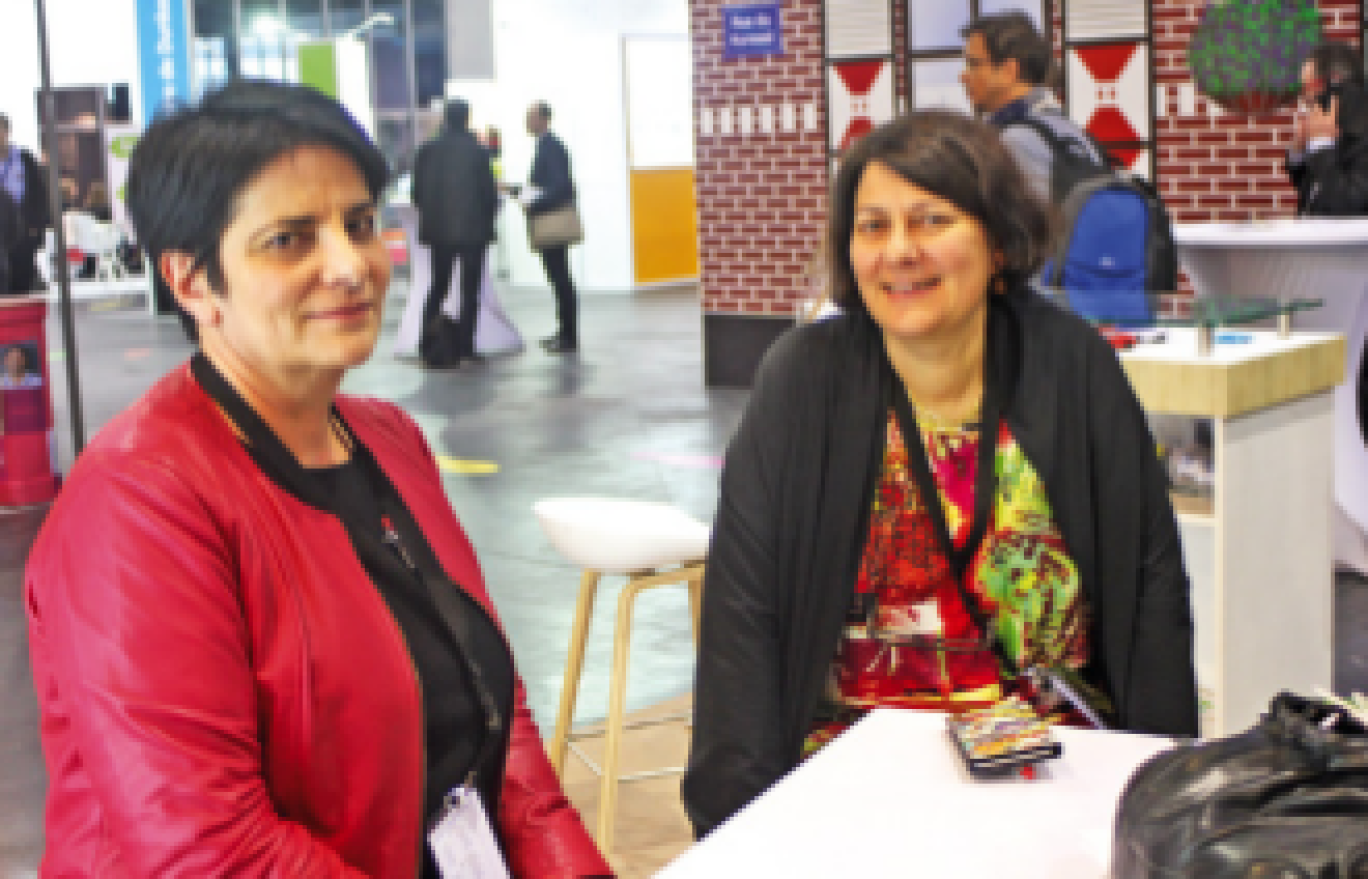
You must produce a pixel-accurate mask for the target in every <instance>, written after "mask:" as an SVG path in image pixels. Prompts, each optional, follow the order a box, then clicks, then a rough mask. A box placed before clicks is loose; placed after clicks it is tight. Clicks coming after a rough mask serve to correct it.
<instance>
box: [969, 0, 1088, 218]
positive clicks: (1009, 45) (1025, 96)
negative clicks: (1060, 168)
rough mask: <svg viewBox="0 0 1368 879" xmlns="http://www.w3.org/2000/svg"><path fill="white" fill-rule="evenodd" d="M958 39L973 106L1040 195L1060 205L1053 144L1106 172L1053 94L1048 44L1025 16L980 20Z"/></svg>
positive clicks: (1009, 14)
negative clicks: (998, 132)
mask: <svg viewBox="0 0 1368 879" xmlns="http://www.w3.org/2000/svg"><path fill="white" fill-rule="evenodd" d="M960 34H961V35H962V36H963V37H964V40H965V43H964V72H963V73H961V74H960V81H961V82H962V83H964V90H965V92H966V93H967V94H968V96H969V103H970V104H972V105H973V107H974V111H975V112H977V113H978V114H979V115H980V116H981V117H983V119H984V121H986V122H988V123H989V124H991V125H993V126H994V127H996V128H998V129H1000V130H1001V131H1002V142H1003V144H1004V145H1005V146H1006V147H1007V149H1008V150H1010V151H1011V153H1012V156H1013V157H1014V158H1015V159H1016V160H1017V164H1018V165H1020V166H1021V170H1022V171H1024V172H1025V173H1026V177H1027V179H1028V180H1029V181H1030V183H1031V186H1032V188H1033V189H1035V191H1036V194H1037V195H1039V196H1040V197H1041V198H1045V199H1049V200H1050V201H1053V202H1055V203H1056V204H1057V203H1058V202H1059V201H1060V199H1059V198H1058V197H1057V196H1058V195H1060V192H1059V190H1060V189H1061V188H1062V181H1056V180H1053V179H1052V175H1051V169H1052V168H1053V166H1054V164H1055V152H1056V150H1055V148H1054V147H1053V146H1052V143H1051V140H1059V141H1063V143H1064V144H1065V148H1066V149H1067V150H1069V151H1070V152H1072V153H1074V154H1075V156H1076V157H1077V158H1078V159H1079V160H1081V161H1083V162H1085V163H1086V164H1088V165H1090V166H1093V167H1094V168H1096V169H1098V170H1101V169H1105V168H1106V166H1107V159H1106V156H1105V155H1104V154H1103V152H1102V150H1101V149H1100V148H1098V146H1097V145H1096V144H1095V143H1093V140H1092V138H1091V137H1089V136H1088V133H1087V132H1086V131H1084V130H1083V129H1082V128H1081V127H1080V126H1078V125H1077V124H1075V123H1074V122H1073V120H1071V119H1069V117H1068V116H1065V115H1064V109H1063V108H1062V107H1060V105H1059V101H1058V100H1057V99H1056V98H1055V95H1054V92H1053V91H1052V90H1051V89H1050V87H1049V85H1048V83H1049V80H1050V71H1051V69H1052V68H1053V66H1054V55H1053V53H1052V52H1051V50H1050V43H1049V41H1048V40H1046V39H1045V37H1043V36H1042V35H1041V34H1040V32H1039V31H1037V30H1036V28H1035V25H1034V24H1032V23H1031V19H1030V18H1029V17H1027V15H1026V14H1025V13H1024V12H1003V13H998V14H996V15H985V16H982V17H980V18H978V19H976V20H975V21H973V22H972V23H971V24H969V25H968V26H966V27H965V28H964V29H963V30H962V31H960ZM1050 135H1053V136H1054V137H1053V138H1050Z"/></svg>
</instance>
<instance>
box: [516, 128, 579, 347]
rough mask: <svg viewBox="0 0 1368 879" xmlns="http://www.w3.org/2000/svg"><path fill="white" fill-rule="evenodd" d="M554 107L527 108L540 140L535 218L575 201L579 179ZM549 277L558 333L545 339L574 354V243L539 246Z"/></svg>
mask: <svg viewBox="0 0 1368 879" xmlns="http://www.w3.org/2000/svg"><path fill="white" fill-rule="evenodd" d="M550 125H551V107H550V106H549V105H548V104H547V103H546V102H545V101H538V102H537V103H535V104H533V105H532V106H531V107H530V108H528V111H527V133H528V134H530V135H532V136H533V137H535V138H536V139H537V148H536V152H535V153H533V156H532V172H531V173H530V174H529V175H528V178H527V179H528V183H530V184H531V185H532V186H533V187H535V191H536V192H537V193H538V194H537V195H536V197H535V199H533V200H532V201H530V202H529V203H528V204H527V216H528V217H535V216H536V215H538V214H544V213H547V212H550V211H554V210H556V209H557V208H562V207H565V206H566V205H568V204H571V203H572V202H574V200H575V182H574V180H573V179H572V178H571V176H570V153H569V152H568V151H567V150H566V149H565V144H563V143H561V140H560V138H558V137H556V136H555V135H554V134H552V133H551V132H550V130H549V128H550ZM537 252H538V254H540V255H541V261H542V266H543V267H544V268H545V269H546V277H547V278H548V279H549V280H550V281H551V287H552V289H553V290H554V291H555V293H556V322H557V324H558V325H559V326H558V328H557V331H556V334H555V335H554V336H550V337H549V338H545V339H542V340H541V345H542V347H543V348H544V349H546V351H548V352H549V353H551V354H572V353H574V352H575V351H578V350H579V300H578V296H577V295H576V293H575V282H574V281H572V280H571V279H570V245H568V244H553V245H549V246H546V247H542V248H541V249H539V250H538V251H537Z"/></svg>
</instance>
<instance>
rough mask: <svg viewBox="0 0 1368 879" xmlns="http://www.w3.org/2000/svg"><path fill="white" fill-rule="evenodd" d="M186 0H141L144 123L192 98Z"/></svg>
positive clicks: (139, 46) (139, 4)
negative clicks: (162, 111) (161, 111)
mask: <svg viewBox="0 0 1368 879" xmlns="http://www.w3.org/2000/svg"><path fill="white" fill-rule="evenodd" d="M185 5H186V0H138V75H139V78H140V79H141V80H142V112H143V124H144V125H146V124H147V123H149V122H151V121H152V119H153V118H154V117H155V116H156V115H157V112H158V111H159V110H162V109H164V108H169V107H174V106H176V105H177V104H179V103H182V102H184V101H187V100H189V98H190V30H189V27H188V26H187V24H186V20H185Z"/></svg>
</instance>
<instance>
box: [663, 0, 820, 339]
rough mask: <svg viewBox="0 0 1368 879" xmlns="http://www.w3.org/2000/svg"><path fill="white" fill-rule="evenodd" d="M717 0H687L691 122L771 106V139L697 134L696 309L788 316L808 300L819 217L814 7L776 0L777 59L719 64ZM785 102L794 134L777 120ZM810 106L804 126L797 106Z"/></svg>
mask: <svg viewBox="0 0 1368 879" xmlns="http://www.w3.org/2000/svg"><path fill="white" fill-rule="evenodd" d="M725 5H728V4H727V3H724V2H723V0H689V12H690V20H691V28H692V37H693V61H694V118H695V120H698V119H699V118H700V117H701V116H702V114H704V113H707V114H710V115H712V116H714V117H716V115H717V114H718V113H719V112H722V111H726V112H729V113H731V114H732V115H733V116H735V115H736V112H737V110H738V109H739V108H741V107H743V106H749V107H751V108H752V113H754V114H756V115H757V116H758V113H759V111H760V108H761V106H762V105H765V104H769V105H770V106H772V107H773V111H772V112H773V113H774V114H775V118H776V124H775V130H774V133H772V134H763V133H760V132H759V130H758V129H757V130H755V131H754V132H753V133H752V134H750V135H743V134H740V133H738V132H736V131H735V130H734V131H733V134H732V135H730V136H723V135H721V134H720V133H719V130H718V128H717V127H714V128H713V133H712V135H711V136H708V135H707V134H705V133H704V132H703V131H702V130H701V128H697V129H696V131H697V140H696V145H697V165H696V174H697V178H696V179H697V184H696V192H697V198H698V234H699V258H700V263H701V269H702V285H703V310H704V312H706V313H714V314H724V313H730V314H751V315H775V316H781V315H782V316H784V317H788V316H790V315H792V314H793V313H794V310H795V306H796V304H797V303H798V302H799V301H800V300H801V299H803V297H804V296H805V295H806V293H807V286H806V279H807V277H808V272H809V269H810V267H811V264H812V262H813V259H814V257H815V256H816V255H817V249H818V246H819V242H820V241H821V235H822V224H823V222H824V221H825V218H826V186H827V160H826V99H825V92H824V89H823V76H824V73H823V69H822V0H784V2H782V3H781V9H782V16H783V25H784V54H783V55H782V56H779V57H773V58H771V57H762V58H740V59H736V60H732V61H726V60H723V57H722V54H723V53H722V49H723V46H722V11H721V10H722V7H723V6H725ZM785 103H788V104H792V105H794V107H795V112H796V115H797V122H798V124H797V126H796V130H795V131H792V132H785V131H783V128H782V126H781V125H780V124H778V121H777V120H778V119H779V118H780V116H781V112H782V106H781V105H782V104H785ZM807 104H811V105H813V106H814V107H815V108H816V111H817V116H816V123H817V124H816V126H815V127H814V128H813V129H811V130H805V129H804V125H803V122H804V119H803V106H804V105H807Z"/></svg>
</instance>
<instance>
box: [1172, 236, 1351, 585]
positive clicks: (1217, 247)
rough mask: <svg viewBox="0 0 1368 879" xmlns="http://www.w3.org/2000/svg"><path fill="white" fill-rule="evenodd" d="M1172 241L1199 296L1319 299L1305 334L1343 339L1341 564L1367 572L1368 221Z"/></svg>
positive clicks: (1337, 451) (1337, 428) (1338, 392)
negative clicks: (1366, 390) (1363, 384)
mask: <svg viewBox="0 0 1368 879" xmlns="http://www.w3.org/2000/svg"><path fill="white" fill-rule="evenodd" d="M1173 236H1174V239H1175V241H1176V242H1177V244H1178V255H1179V258H1180V260H1181V261H1182V264H1183V268H1184V269H1186V270H1187V273H1188V276H1189V277H1190V278H1191V279H1192V283H1193V286H1194V287H1195V288H1196V291H1197V294H1198V295H1199V296H1200V295H1211V294H1218V295H1226V296H1258V297H1269V298H1277V297H1283V298H1289V297H1295V298H1315V299H1322V300H1324V302H1325V304H1324V305H1323V306H1322V307H1321V308H1319V309H1315V310H1313V311H1307V312H1299V313H1298V314H1297V315H1296V316H1295V317H1294V319H1293V327H1294V328H1296V329H1298V330H1316V331H1323V332H1334V333H1340V334H1342V335H1343V336H1344V337H1345V339H1346V341H1347V343H1348V364H1347V369H1346V371H1345V372H1346V374H1345V379H1344V381H1343V382H1342V383H1341V384H1340V385H1339V387H1337V388H1336V389H1335V407H1334V426H1333V431H1334V460H1335V475H1334V480H1335V507H1336V514H1337V515H1336V523H1335V558H1336V560H1337V561H1339V562H1340V563H1341V564H1344V565H1347V566H1350V567H1353V568H1357V569H1358V570H1360V571H1368V447H1365V445H1364V441H1363V432H1362V429H1361V428H1360V426H1359V414H1358V402H1357V395H1358V382H1359V374H1360V369H1361V366H1360V363H1361V358H1362V357H1363V346H1364V338H1365V335H1368V296H1365V293H1368V219H1365V220H1331V219H1319V218H1307V219H1296V220H1276V221H1269V222H1260V223H1195V224H1176V225H1174V227H1173Z"/></svg>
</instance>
